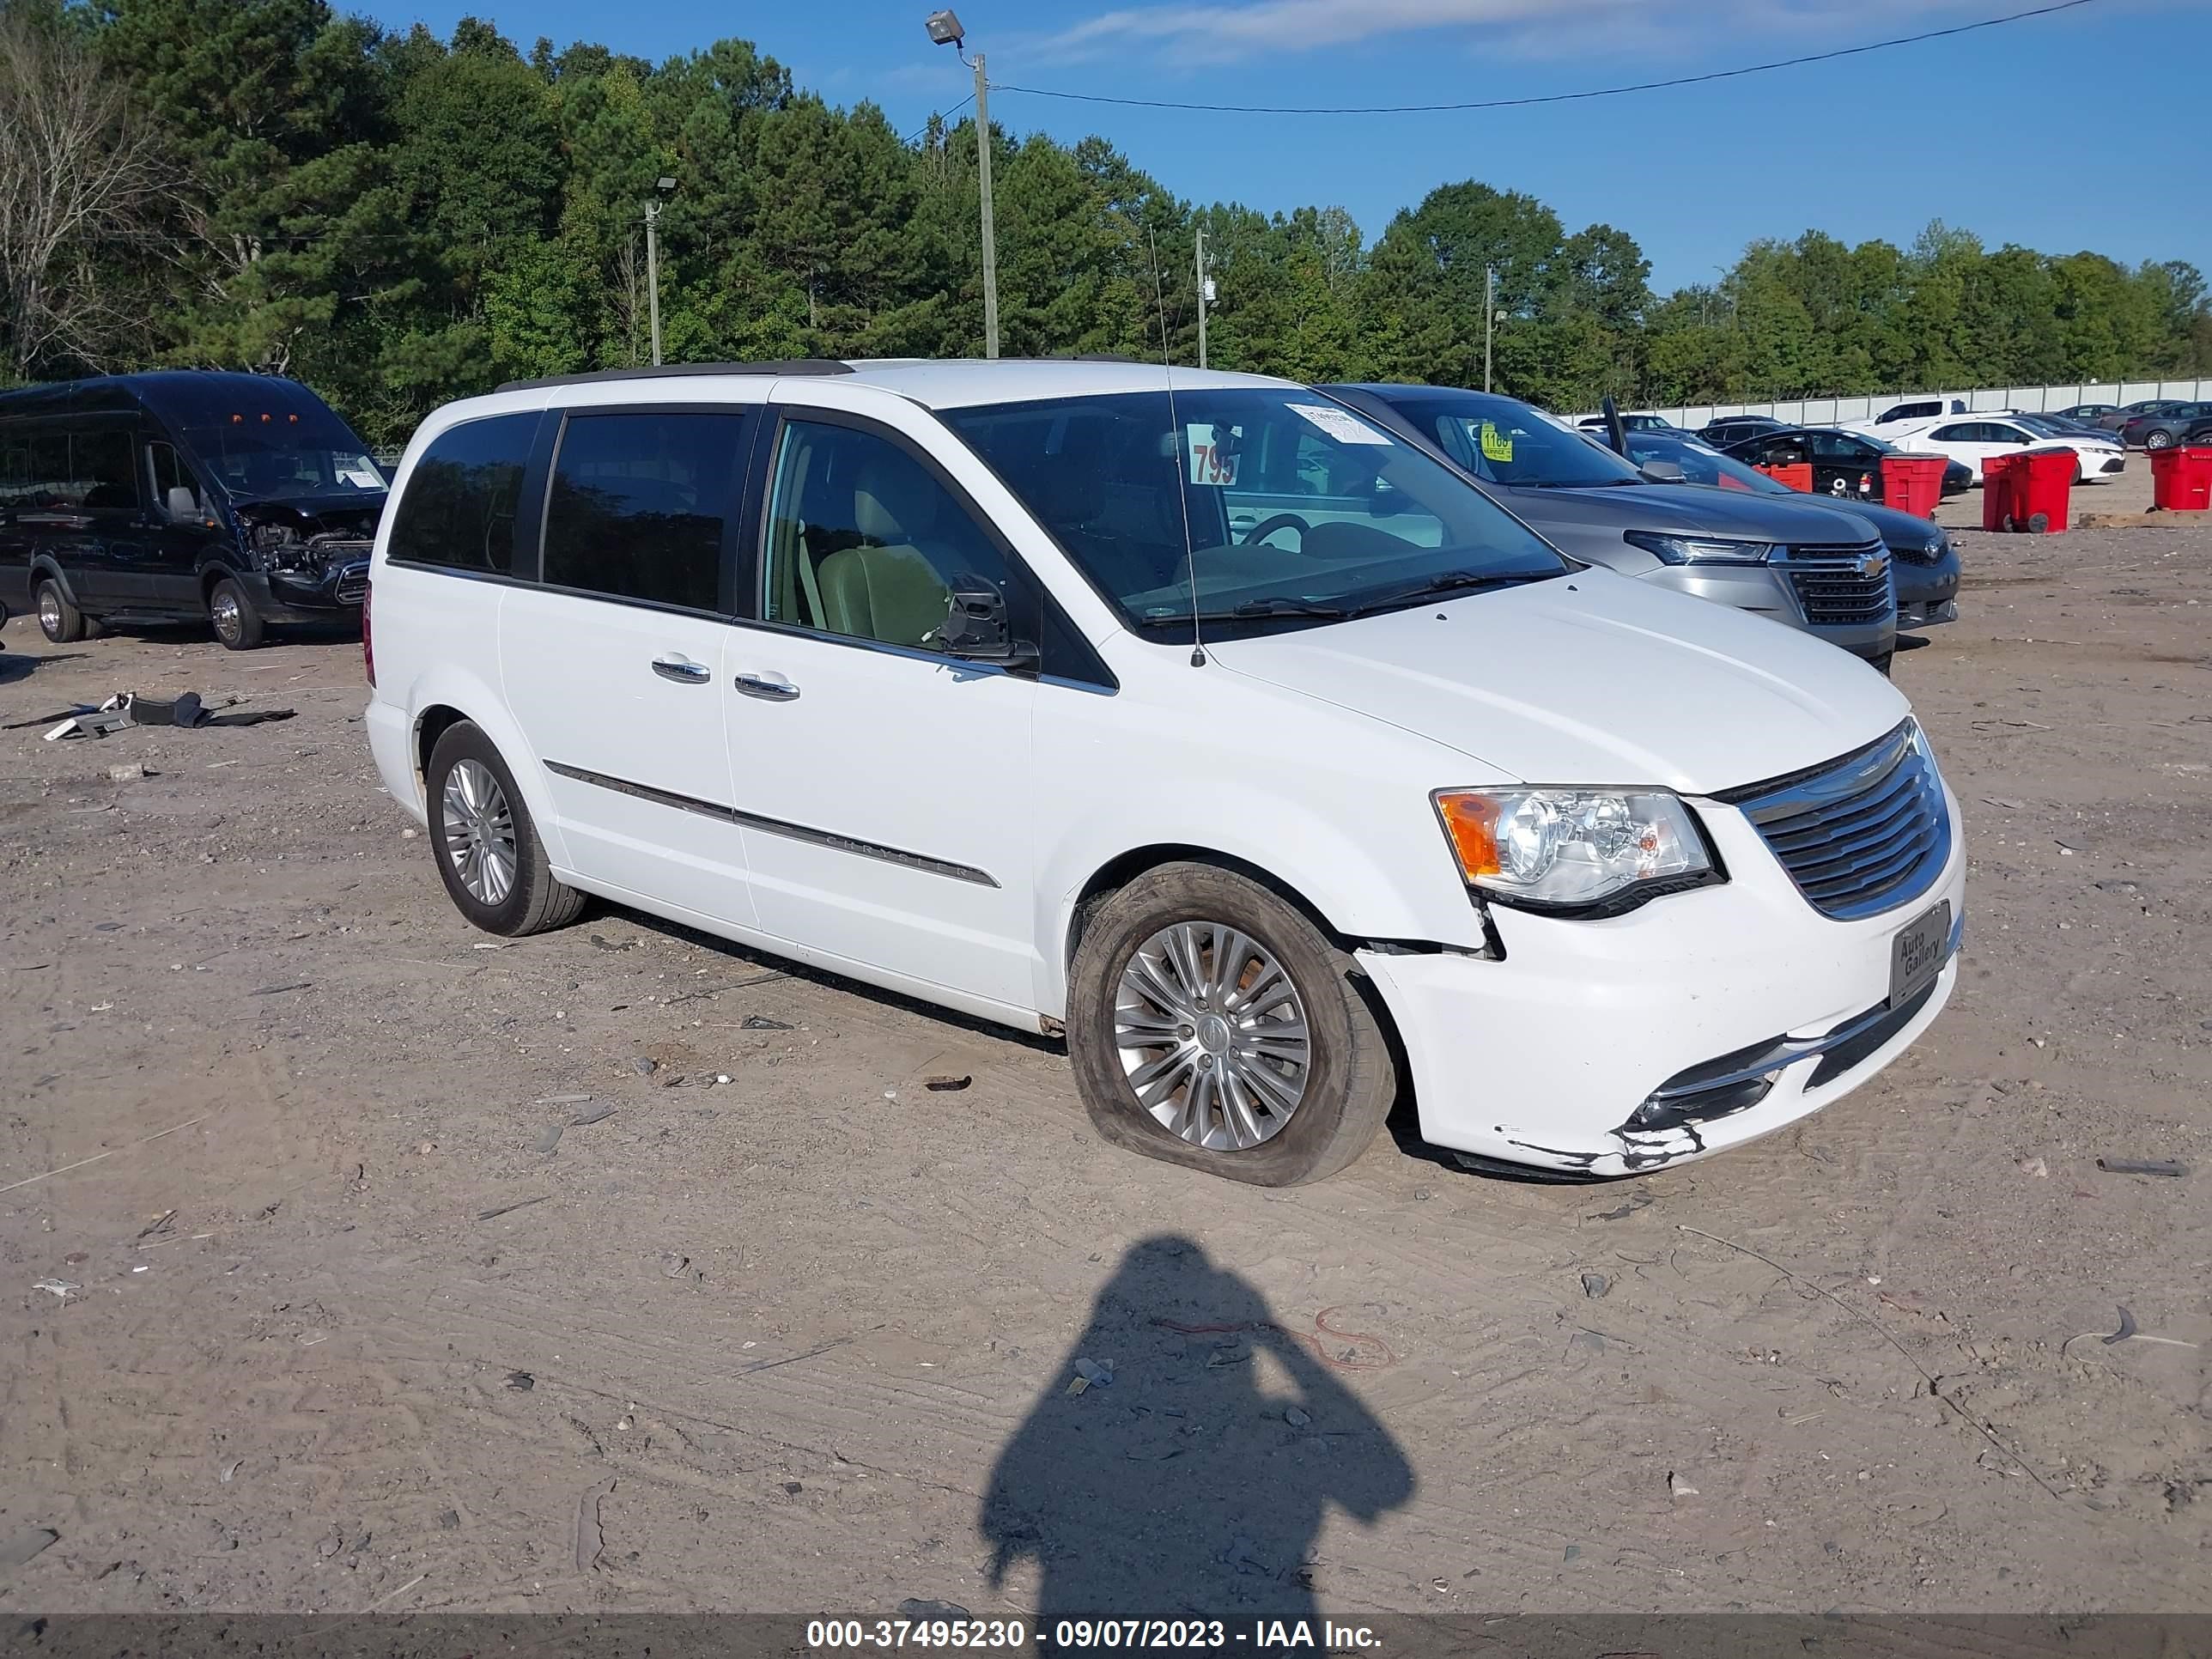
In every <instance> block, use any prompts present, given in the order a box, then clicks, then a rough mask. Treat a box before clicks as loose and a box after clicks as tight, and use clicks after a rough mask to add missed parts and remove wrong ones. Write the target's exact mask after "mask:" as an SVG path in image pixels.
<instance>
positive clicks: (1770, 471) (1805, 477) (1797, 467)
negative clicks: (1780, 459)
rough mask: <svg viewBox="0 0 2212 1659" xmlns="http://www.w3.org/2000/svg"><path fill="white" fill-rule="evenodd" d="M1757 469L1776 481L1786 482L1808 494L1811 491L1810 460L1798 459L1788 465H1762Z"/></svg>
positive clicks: (1811, 466) (1811, 472)
mask: <svg viewBox="0 0 2212 1659" xmlns="http://www.w3.org/2000/svg"><path fill="white" fill-rule="evenodd" d="M1758 470H1759V471H1761V472H1764V473H1765V475H1766V476H1767V477H1770V478H1771V479H1773V480H1774V481H1775V482H1776V483H1786V484H1788V485H1789V486H1790V488H1791V489H1802V490H1803V491H1804V492H1805V493H1806V494H1807V495H1811V494H1812V493H1813V464H1812V463H1811V462H1810V461H1798V462H1796V463H1795V464H1793V465H1789V466H1762V467H1760V468H1759V469H1758Z"/></svg>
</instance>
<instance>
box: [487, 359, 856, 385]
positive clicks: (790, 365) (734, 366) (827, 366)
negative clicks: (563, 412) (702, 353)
mask: <svg viewBox="0 0 2212 1659" xmlns="http://www.w3.org/2000/svg"><path fill="white" fill-rule="evenodd" d="M852 372H853V366H852V365H851V364H850V363H846V362H838V361H837V360H836V358H834V357H784V358H775V359H771V360H769V361H768V362H757V363H663V364H661V365H660V366H659V367H658V368H599V369H593V370H592V371H591V372H590V373H589V374H550V375H548V376H546V377H545V378H544V380H509V381H507V383H506V384H505V385H504V386H501V387H500V388H499V390H500V391H501V392H532V391H535V390H537V389H538V387H540V386H592V385H594V384H596V383H598V382H599V381H602V380H653V379H656V378H661V377H665V376H671V375H678V374H792V375H799V374H851V373H852Z"/></svg>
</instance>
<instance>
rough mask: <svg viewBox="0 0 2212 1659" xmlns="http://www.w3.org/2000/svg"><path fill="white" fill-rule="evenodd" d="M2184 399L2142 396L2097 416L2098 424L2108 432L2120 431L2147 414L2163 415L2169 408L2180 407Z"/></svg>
mask: <svg viewBox="0 0 2212 1659" xmlns="http://www.w3.org/2000/svg"><path fill="white" fill-rule="evenodd" d="M2183 401H2184V400H2183V399H2182V398H2138V399H2136V401H2135V402H2134V403H2131V404H2122V405H2121V406H2120V407H2119V408H2118V409H2110V410H2106V411H2105V412H2104V413H2103V414H2102V415H2100V416H2097V424H2098V425H2099V426H2101V427H2102V428H2105V430H2106V431H2107V432H2118V430H2119V429H2120V428H2122V427H2124V426H2125V425H2126V424H2127V423H2128V422H2130V421H2132V420H2136V419H2138V418H2140V417H2141V416H2145V415H2163V414H2164V413H2165V412H2166V410H2169V409H2174V408H2178V407H2179V405H2180V404H2182V402H2183Z"/></svg>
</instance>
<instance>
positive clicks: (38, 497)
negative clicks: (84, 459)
mask: <svg viewBox="0 0 2212 1659" xmlns="http://www.w3.org/2000/svg"><path fill="white" fill-rule="evenodd" d="M68 471H69V440H68V438H67V437H65V436H64V435H63V434H62V433H60V432H59V431H57V430H52V429H47V430H41V429H40V428H35V427H25V426H15V427H9V428H0V507H17V508H21V509H22V510H23V511H26V512H29V511H32V510H34V509H35V508H37V507H41V506H45V505H47V504H48V502H49V501H50V499H51V498H52V495H53V493H54V492H55V491H56V490H57V489H59V487H60V485H61V483H62V480H63V478H64V475H65V474H67V472H68Z"/></svg>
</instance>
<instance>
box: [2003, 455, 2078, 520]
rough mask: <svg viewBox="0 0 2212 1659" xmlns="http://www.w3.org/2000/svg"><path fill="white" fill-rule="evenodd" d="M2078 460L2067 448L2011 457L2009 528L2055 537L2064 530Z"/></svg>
mask: <svg viewBox="0 0 2212 1659" xmlns="http://www.w3.org/2000/svg"><path fill="white" fill-rule="evenodd" d="M2078 471H2081V457H2080V456H2078V455H2076V454H2075V453H2074V452H2073V451H2072V450H2070V449H2037V450H2031V451H2030V452H2028V453H2027V454H2025V455H2021V456H2018V457H2016V458H2015V459H2014V461H2013V474H2012V527H2013V528H2014V529H2015V530H2024V531H2027V532H2028V533H2029V534H2030V535H2033V536H2046V535H2049V536H2055V535H2057V534H2058V533H2059V532H2062V531H2063V530H2064V529H2065V528H2066V507H2067V502H2068V501H2069V498H2070V497H2071V496H2072V495H2073V493H2074V475H2075V473H2076V472H2078Z"/></svg>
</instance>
